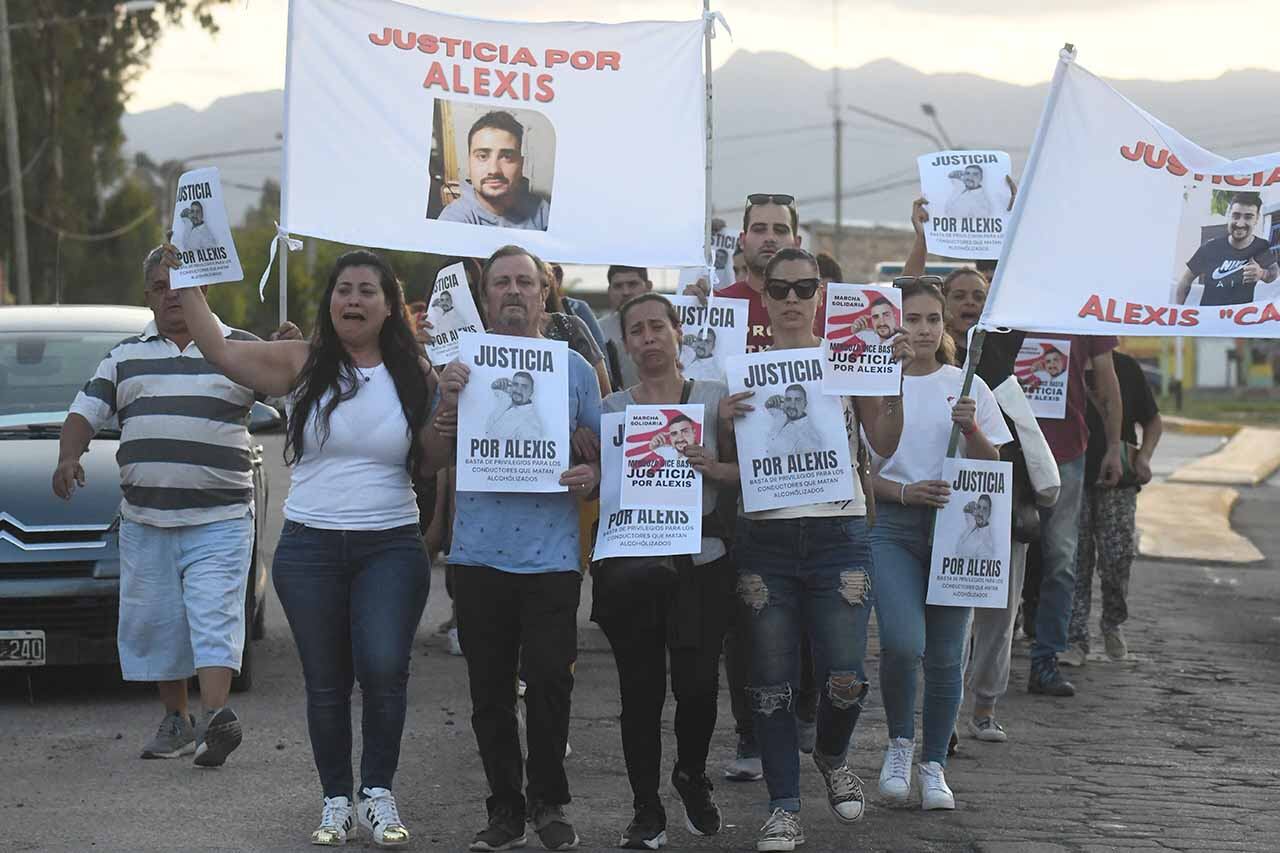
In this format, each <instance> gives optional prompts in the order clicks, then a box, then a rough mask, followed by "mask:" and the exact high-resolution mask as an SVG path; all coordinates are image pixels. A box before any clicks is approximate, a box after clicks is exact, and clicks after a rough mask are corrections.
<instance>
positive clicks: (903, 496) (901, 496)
mask: <svg viewBox="0 0 1280 853" xmlns="http://www.w3.org/2000/svg"><path fill="white" fill-rule="evenodd" d="M898 503H900V504H902V505H903V506H906V505H907V484H906V483H903V484H902V490H901V491H899V492H898Z"/></svg>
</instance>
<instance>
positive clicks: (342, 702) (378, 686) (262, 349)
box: [166, 251, 449, 847]
mask: <svg viewBox="0 0 1280 853" xmlns="http://www.w3.org/2000/svg"><path fill="white" fill-rule="evenodd" d="M166 262H168V263H169V264H170V265H171V266H176V265H177V258H176V256H175V255H173V254H169V255H168V256H167V261H166ZM181 296H182V306H183V311H184V312H185V314H186V317H187V325H188V326H189V327H190V329H191V334H192V336H193V337H194V338H195V340H196V341H197V343H199V345H200V351H201V352H202V353H204V356H205V358H206V359H207V360H208V361H209V363H210V364H212V365H213V366H214V367H215V368H216V369H218V370H219V371H221V372H223V373H225V374H226V375H227V376H228V377H229V378H231V379H233V380H234V381H236V382H239V383H241V384H242V385H245V386H248V387H250V388H253V389H255V390H256V391H258V392H260V393H263V394H269V395H288V398H289V402H288V407H289V410H290V411H289V431H288V435H287V438H286V441H285V457H286V461H287V462H288V463H289V465H290V466H291V467H290V473H291V482H290V487H289V497H288V499H287V500H286V501H285V506H284V516H285V522H284V531H283V532H282V533H281V535H280V544H279V545H278V547H277V548H276V555H275V563H274V565H273V567H272V577H273V578H274V580H275V586H276V592H277V594H278V595H279V596H280V603H281V605H282V606H283V607H284V612H285V615H286V616H287V617H288V619H289V627H290V628H291V629H292V630H293V637H294V641H295V642H296V643H297V646H298V656H299V657H300V658H301V659H302V671H303V677H304V679H305V682H306V689H307V728H308V730H309V732H310V735H311V749H312V753H313V755H314V757H315V763H316V769H317V770H318V771H319V773H320V784H321V786H322V787H323V789H324V809H323V811H322V813H321V819H320V826H319V828H318V829H316V830H315V832H313V833H312V834H311V843H312V844H320V845H340V844H344V843H346V841H347V839H348V838H350V837H351V836H352V835H354V830H355V826H356V822H357V820H358V821H359V823H360V825H361V826H364V827H365V828H366V829H368V831H369V832H370V834H371V836H372V838H373V841H374V843H375V844H377V845H378V846H380V847H399V846H403V845H405V844H408V843H409V831H408V830H407V829H406V828H405V826H404V823H403V822H402V821H401V819H400V815H399V812H398V810H397V807H396V800H395V797H394V795H392V793H391V784H392V779H393V777H394V776H395V772H396V765H397V764H398V762H399V758H400V737H401V733H402V732H403V730H404V721H405V710H406V697H407V687H408V680H409V654H410V651H411V643H412V640H413V635H414V632H415V631H416V629H417V626H418V619H419V618H420V617H421V615H422V609H423V607H424V606H425V605H426V602H427V590H428V587H429V585H430V582H431V567H430V564H429V558H428V556H427V553H426V550H425V549H424V548H423V545H422V535H421V533H420V532H419V528H418V506H417V501H416V499H415V497H414V492H413V486H412V483H411V480H410V475H411V473H413V472H417V471H424V472H428V471H434V470H436V469H438V468H439V467H441V460H442V459H445V458H446V454H447V453H448V450H449V445H448V443H447V442H441V441H440V438H439V436H438V435H437V434H436V432H435V431H434V430H433V429H431V428H429V426H428V423H427V418H428V409H429V402H430V400H431V397H432V394H433V393H434V390H435V384H436V380H435V377H434V375H433V374H432V373H431V370H430V367H429V366H428V365H427V362H426V359H425V358H423V357H422V348H421V346H419V345H418V344H417V343H416V342H415V340H414V337H413V332H412V331H411V329H410V327H409V323H408V321H407V320H406V319H405V312H404V308H403V297H402V295H401V290H400V285H399V284H398V283H397V281H396V277H395V273H394V272H393V271H392V269H391V267H390V266H389V265H388V264H387V262H386V261H384V260H383V259H382V258H381V257H379V256H378V255H376V254H374V253H372V252H366V251H355V252H348V253H346V254H344V255H342V256H341V257H339V258H338V260H337V261H336V262H335V263H334V267H333V271H332V272H331V273H330V274H329V285H328V287H327V289H326V290H325V293H324V297H323V298H322V299H321V300H320V307H319V310H318V312H317V317H316V321H315V326H314V328H315V330H316V331H315V334H314V336H313V338H312V340H310V341H270V342H264V341H236V340H231V339H226V338H223V336H222V332H221V331H220V329H219V327H218V322H217V320H215V319H214V316H213V314H211V313H210V311H209V306H208V304H207V303H206V302H205V299H204V296H203V294H202V293H201V291H200V289H199V288H189V289H186V290H183V291H182V292H181ZM429 457H430V458H431V459H434V460H435V461H436V463H437V464H434V465H428V464H427V462H428V458H429ZM340 495H358V496H359V500H356V501H351V500H341V499H338V500H335V496H340ZM355 679H359V681H360V691H361V695H362V697H363V703H364V712H363V723H362V732H363V738H364V744H363V750H362V752H361V759H360V764H361V766H360V774H361V787H360V789H359V794H360V797H359V802H358V803H357V802H355V801H354V798H353V794H354V793H355V790H354V785H353V779H352V774H351V687H352V682H353V681H354V680H355Z"/></svg>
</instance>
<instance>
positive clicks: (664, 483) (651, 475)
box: [622, 403, 704, 517]
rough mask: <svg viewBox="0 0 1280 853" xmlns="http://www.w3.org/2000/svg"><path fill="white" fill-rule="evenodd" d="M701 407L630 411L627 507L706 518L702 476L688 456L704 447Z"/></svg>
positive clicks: (624, 487)
mask: <svg viewBox="0 0 1280 853" xmlns="http://www.w3.org/2000/svg"><path fill="white" fill-rule="evenodd" d="M703 408H704V406H703V405H702V404H701V403H683V404H672V405H663V406H627V412H626V414H627V420H626V428H625V429H624V430H623V445H624V447H625V448H626V449H625V451H624V456H625V461H624V464H623V468H622V508H623V509H652V508H654V507H669V508H674V509H687V510H692V511H693V512H694V513H696V514H697V515H698V516H699V517H701V516H702V474H701V473H700V472H698V471H695V470H694V469H693V466H691V465H690V464H689V460H688V459H686V458H685V456H684V452H685V450H686V449H687V448H688V447H690V446H691V445H700V444H702V424H703Z"/></svg>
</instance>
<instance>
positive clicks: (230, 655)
mask: <svg viewBox="0 0 1280 853" xmlns="http://www.w3.org/2000/svg"><path fill="white" fill-rule="evenodd" d="M162 261H163V253H162V251H161V249H159V248H157V249H155V250H153V251H152V252H151V253H150V254H148V255H147V257H146V260H145V261H143V265H142V272H143V278H144V281H145V285H146V302H147V306H148V307H149V308H150V309H151V311H152V313H153V314H154V320H153V321H152V322H151V323H148V324H147V327H146V328H145V329H143V331H142V334H140V335H138V336H137V337H132V338H128V339H126V340H123V341H121V342H120V343H118V344H116V346H115V347H114V348H112V350H111V351H110V352H109V353H107V356H106V358H104V359H103V360H102V363H101V364H99V365H98V370H97V372H96V373H95V374H94V375H93V378H92V379H90V380H89V382H88V384H86V385H85V386H84V389H83V390H82V391H81V392H80V393H79V394H78V395H77V396H76V399H75V401H74V402H73V403H72V405H71V410H70V413H69V414H68V415H67V419H66V421H65V422H64V423H63V425H62V439H61V442H60V445H59V453H58V467H57V470H56V471H55V472H54V475H53V490H54V492H55V493H56V494H57V495H58V496H59V497H61V498H64V499H69V498H70V497H71V494H72V492H74V490H75V487H76V485H77V484H80V485H83V484H84V469H83V468H82V467H81V466H80V461H79V460H80V457H81V456H82V455H83V454H84V452H85V451H86V450H87V449H88V446H89V441H90V440H91V439H92V438H93V436H94V434H95V433H96V432H97V431H98V430H99V429H101V428H102V427H103V426H105V425H106V424H107V423H108V422H109V421H110V420H111V418H112V417H113V416H114V417H117V418H118V419H119V422H120V430H121V435H120V449H119V451H118V453H117V454H116V459H117V461H118V462H119V463H120V484H121V489H122V491H123V492H124V500H123V501H122V503H121V504H120V627H119V631H118V634H117V642H118V644H119V649H120V669H121V672H122V673H123V674H124V677H125V679H126V680H129V681H154V682H156V685H157V686H158V687H159V690H160V699H161V701H163V702H164V707H165V717H164V719H163V720H162V721H161V723H160V728H159V730H158V731H157V733H156V736H155V738H153V739H152V741H151V742H150V743H148V744H147V745H146V746H145V747H144V748H143V751H142V757H143V758H177V757H179V756H182V755H190V754H192V753H194V754H195V763H196V764H197V765H199V766H202V767H216V766H219V765H221V764H222V763H223V762H225V761H226V759H227V755H229V754H230V753H231V751H232V750H234V749H235V748H236V747H237V746H239V745H240V740H241V736H242V735H241V728H240V721H239V719H238V718H237V717H236V714H235V712H234V711H233V710H232V709H231V708H230V707H228V706H227V696H228V693H229V692H230V689H231V678H232V676H233V675H234V674H235V673H238V672H239V670H240V662H241V655H242V653H243V651H244V641H245V640H244V638H245V625H244V601H245V586H246V584H247V581H248V576H249V560H250V554H251V549H252V546H253V528H254V525H253V467H252V463H251V461H250V450H249V431H248V428H247V419H248V415H249V409H250V407H251V406H252V405H253V402H254V392H253V391H251V390H250V389H248V388H245V387H244V386H242V385H237V384H236V383H234V382H232V381H231V380H229V379H227V378H226V377H225V376H223V375H222V374H221V373H219V372H218V371H217V370H215V369H214V368H213V367H212V366H211V365H210V364H208V363H207V362H206V361H205V360H204V357H203V356H202V355H201V354H200V350H199V348H198V347H197V346H196V345H195V343H194V342H193V341H192V340H191V335H190V333H189V332H188V331H187V325H186V320H185V319H184V317H183V313H182V306H181V303H180V302H179V300H178V294H177V291H173V290H170V289H169V268H168V267H166V266H165V265H164V264H163V263H162ZM222 328H223V334H224V335H226V336H228V337H231V338H235V339H255V340H256V338H254V336H253V335H250V334H248V333H247V332H241V331H238V330H234V329H229V328H227V327H225V326H223V327H222ZM193 673H194V674H196V675H197V676H198V677H199V681H200V698H201V701H202V703H203V705H204V714H203V715H202V716H201V717H200V718H199V719H197V718H196V717H195V716H193V715H191V714H189V713H188V710H187V680H188V679H189V678H190V677H191V675H192V674H193Z"/></svg>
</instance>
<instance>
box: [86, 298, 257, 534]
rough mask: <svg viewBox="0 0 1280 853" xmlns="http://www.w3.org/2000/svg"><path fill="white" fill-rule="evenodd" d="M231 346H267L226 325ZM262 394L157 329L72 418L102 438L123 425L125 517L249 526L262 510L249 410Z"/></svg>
mask: <svg viewBox="0 0 1280 853" xmlns="http://www.w3.org/2000/svg"><path fill="white" fill-rule="evenodd" d="M218 326H219V327H220V328H221V329H222V334H223V336H224V337H227V338H230V339H231V340H246V341H250V340H258V338H257V337H255V336H254V335H251V334H249V333H248V332H242V331H239V330H238V329H231V328H228V327H227V326H224V325H222V322H221V321H219V322H218ZM254 399H255V395H254V392H253V391H252V390H251V389H249V388H246V387H244V386H243V385H239V384H237V383H235V382H232V381H231V380H230V379H228V378H227V377H225V376H223V375H222V374H221V373H219V372H218V370H217V369H216V368H215V367H214V366H213V365H211V364H209V362H207V361H205V360H204V357H203V356H202V355H201V354H200V348H199V347H198V346H196V344H195V342H194V341H192V342H191V343H190V344H188V345H187V348H186V349H184V350H180V349H178V346H177V344H175V343H174V342H173V341H171V340H169V339H168V338H166V337H164V336H163V335H161V334H160V333H159V332H158V331H157V330H156V324H155V322H154V321H152V322H151V323H148V324H147V327H146V328H145V329H143V331H142V334H141V335H138V336H137V337H132V338H127V339H125V340H123V341H121V342H120V343H118V344H116V345H115V346H114V347H113V348H112V349H111V352H109V353H107V356H106V358H104V359H103V360H102V363H101V364H99V365H98V370H97V372H95V373H94V375H93V378H92V379H90V380H89V382H88V383H87V384H86V385H85V386H84V388H83V389H82V390H81V391H80V393H79V394H77V395H76V399H75V401H74V402H73V403H72V404H71V411H72V412H75V413H76V414H78V415H81V416H82V417H84V419H85V420H87V421H88V422H89V424H90V425H91V426H92V427H93V428H94V430H95V431H96V430H99V429H102V428H103V427H104V426H106V425H107V424H108V423H109V422H110V421H111V418H112V416H113V415H114V416H116V417H117V418H118V419H119V422H120V449H119V451H118V452H117V453H116V461H117V462H118V463H119V464H120V487H121V490H122V491H123V492H124V502H123V503H122V504H121V507H120V514H121V515H122V516H124V517H125V518H127V519H129V520H130V521H134V522H137V523H139V524H150V525H154V526H156V527H184V526H187V525H193V524H208V523H210V522H214V521H223V520H225V519H228V518H239V517H241V516H243V515H244V514H245V513H246V512H247V511H249V509H250V508H251V507H252V503H253V465H252V463H251V461H250V454H249V429H248V417H249V409H250V407H251V406H252V405H253V401H254Z"/></svg>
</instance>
